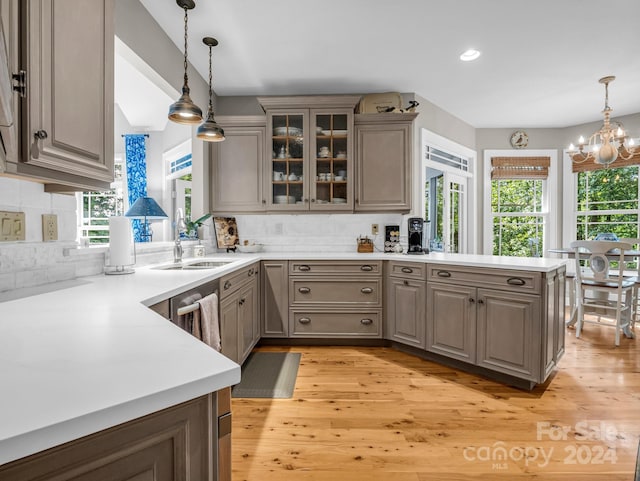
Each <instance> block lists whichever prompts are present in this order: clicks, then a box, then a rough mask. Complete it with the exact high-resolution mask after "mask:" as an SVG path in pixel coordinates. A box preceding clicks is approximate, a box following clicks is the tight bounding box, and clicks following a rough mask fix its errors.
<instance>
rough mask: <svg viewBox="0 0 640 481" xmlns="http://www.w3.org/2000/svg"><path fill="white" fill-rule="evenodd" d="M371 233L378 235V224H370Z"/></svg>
mask: <svg viewBox="0 0 640 481" xmlns="http://www.w3.org/2000/svg"><path fill="white" fill-rule="evenodd" d="M371 235H378V224H371Z"/></svg>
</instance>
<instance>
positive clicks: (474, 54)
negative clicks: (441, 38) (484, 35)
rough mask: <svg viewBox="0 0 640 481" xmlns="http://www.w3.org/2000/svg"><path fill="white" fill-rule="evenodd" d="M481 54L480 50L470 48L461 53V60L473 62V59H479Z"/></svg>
mask: <svg viewBox="0 0 640 481" xmlns="http://www.w3.org/2000/svg"><path fill="white" fill-rule="evenodd" d="M479 56H480V50H475V49H473V48H470V49H469V50H467V51H465V52H462V53H461V54H460V60H462V61H463V62H471V61H472V60H475V59H477V58H478V57H479Z"/></svg>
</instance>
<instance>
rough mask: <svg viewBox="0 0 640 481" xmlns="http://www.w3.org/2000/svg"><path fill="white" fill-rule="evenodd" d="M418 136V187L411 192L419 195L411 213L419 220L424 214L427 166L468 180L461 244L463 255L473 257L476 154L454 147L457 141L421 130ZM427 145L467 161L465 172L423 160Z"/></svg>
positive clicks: (476, 183) (461, 147) (467, 149)
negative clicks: (414, 212) (463, 247)
mask: <svg viewBox="0 0 640 481" xmlns="http://www.w3.org/2000/svg"><path fill="white" fill-rule="evenodd" d="M420 137H421V138H420V162H419V163H418V164H419V166H420V167H419V168H420V173H419V175H417V176H416V178H417V179H418V181H419V182H420V184H419V185H418V188H417V189H415V191H416V192H417V194H418V195H419V200H418V201H417V202H416V209H415V211H416V213H417V215H418V216H419V217H422V218H423V219H424V218H425V215H426V212H425V208H424V186H425V182H426V181H427V178H426V171H425V169H426V168H427V167H431V168H434V169H438V170H441V171H443V172H444V171H447V172H451V173H453V174H456V175H459V176H463V177H471V178H472V179H473V180H470V181H468V182H467V192H466V193H465V196H466V213H467V215H466V222H467V225H466V229H467V231H466V236H465V237H466V239H465V242H463V245H464V246H466V251H465V252H464V253H468V254H475V253H477V252H478V251H477V249H478V222H477V221H476V216H475V212H476V211H475V209H474V206H475V205H476V201H475V199H476V195H477V194H476V192H479V187H478V175H476V169H477V153H476V151H475V150H472V149H470V148H468V147H465V146H464V145H461V144H458V143H457V142H454V141H452V140H449V139H447V138H445V137H442V136H440V135H438V134H436V133H434V132H431V131H430V130H427V129H424V128H423V129H421V131H420ZM427 146H429V147H433V148H436V149H438V150H442V151H443V152H447V153H449V154H452V155H456V156H458V157H464V158H466V159H467V160H468V170H467V171H464V170H461V169H456V168H453V167H451V166H448V165H445V164H440V163H438V162H434V161H430V160H426V154H427V151H426V148H427Z"/></svg>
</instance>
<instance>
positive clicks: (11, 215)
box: [0, 211, 25, 242]
mask: <svg viewBox="0 0 640 481" xmlns="http://www.w3.org/2000/svg"><path fill="white" fill-rule="evenodd" d="M24 225H25V224H24V212H5V211H0V241H3V242H12V241H21V240H24V239H25V237H24V235H25V229H24Z"/></svg>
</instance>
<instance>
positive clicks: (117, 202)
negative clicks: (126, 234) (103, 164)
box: [76, 157, 124, 244]
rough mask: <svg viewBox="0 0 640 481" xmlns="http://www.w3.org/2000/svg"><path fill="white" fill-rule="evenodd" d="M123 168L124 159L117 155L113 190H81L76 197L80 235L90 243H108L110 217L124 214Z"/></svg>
mask: <svg viewBox="0 0 640 481" xmlns="http://www.w3.org/2000/svg"><path fill="white" fill-rule="evenodd" d="M123 169H124V162H123V159H122V158H121V157H116V159H115V163H114V181H113V183H112V184H111V185H112V188H111V190H108V191H104V192H79V193H78V195H77V197H76V199H77V202H78V212H80V213H81V214H80V219H79V221H80V222H79V226H78V236H79V237H80V238H87V239H88V240H89V243H90V244H108V243H109V217H110V216H114V215H123V214H124V182H123Z"/></svg>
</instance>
